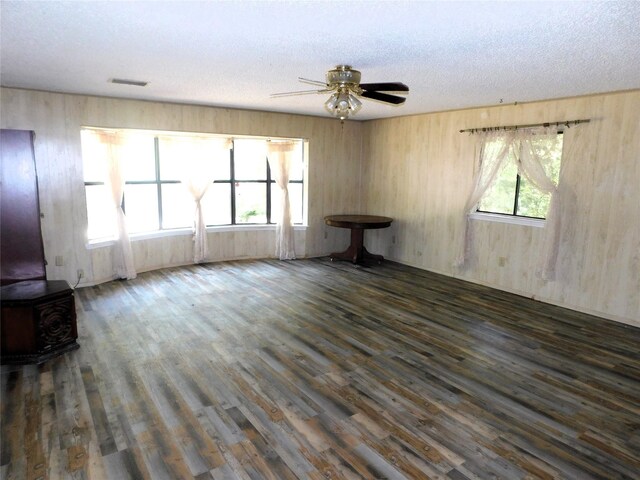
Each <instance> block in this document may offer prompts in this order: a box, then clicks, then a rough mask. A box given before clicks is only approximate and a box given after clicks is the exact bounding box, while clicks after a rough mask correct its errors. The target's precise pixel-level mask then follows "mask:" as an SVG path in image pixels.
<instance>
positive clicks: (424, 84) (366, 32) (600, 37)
mask: <svg viewBox="0 0 640 480" xmlns="http://www.w3.org/2000/svg"><path fill="white" fill-rule="evenodd" d="M0 5H1V7H0V8H1V12H0V14H1V16H0V22H1V24H0V26H1V30H0V42H1V48H0V80H1V83H2V85H4V86H11V87H23V88H31V89H43V90H51V91H60V92H73V93H83V94H93V95H104V96H113V97H128V98H139V99H148V100H161V101H171V102H180V103H195V104H204V105H213V106H223V107H233V108H246V109H256V110H267V111H278V112H291V113H303V114H310V115H328V114H327V113H326V112H325V111H324V110H323V102H324V101H325V99H326V95H322V96H321V95H315V94H314V95H309V96H296V97H286V98H270V97H269V95H270V94H271V93H276V92H286V91H292V90H304V89H307V88H312V87H310V86H308V85H304V84H301V83H298V81H297V77H299V76H302V77H307V78H312V79H317V80H322V81H324V74H325V72H326V71H327V70H328V69H330V68H332V67H334V66H335V65H338V64H349V65H352V66H353V67H354V68H356V69H358V70H360V71H361V72H362V82H381V81H382V82H384V81H401V82H404V83H406V84H407V85H409V87H410V89H411V92H410V93H409V96H408V99H407V102H406V103H405V104H404V105H403V106H398V107H394V106H388V105H385V104H380V103H378V102H374V101H369V100H365V101H364V103H365V105H364V107H363V108H362V110H361V111H360V113H359V114H358V115H357V117H356V119H359V120H366V119H372V118H383V117H393V116H401V115H409V114H416V113H425V112H434V111H441V110H449V109H459V108H466V107H474V106H484V105H494V104H498V103H500V102H501V101H502V102H504V103H513V102H516V101H517V102H524V101H532V100H542V99H551V98H559V97H567V96H575V95H583V94H590V93H599V92H610V91H617V90H626V89H635V88H640V2H639V1H622V2H602V1H596V2H591V1H579V2H576V1H571V2H566V1H557V0H556V1H552V2H542V1H534V2H493V1H476V2H455V1H447V2H437V1H436V2H426V1H422V2H409V1H357V2H356V1H341V2H334V1H260V2H255V1H254V2H250V1H228V2H220V1H218V2H193V1H162V2H160V1H134V2H125V1H91V2H89V1H75V2H60V1H42V2H35V1H24V0H21V1H6V0H2V2H1V4H0ZM112 78H125V79H134V80H144V81H148V82H149V85H148V86H146V87H143V88H141V87H132V86H124V85H115V84H112V83H108V80H109V79H112Z"/></svg>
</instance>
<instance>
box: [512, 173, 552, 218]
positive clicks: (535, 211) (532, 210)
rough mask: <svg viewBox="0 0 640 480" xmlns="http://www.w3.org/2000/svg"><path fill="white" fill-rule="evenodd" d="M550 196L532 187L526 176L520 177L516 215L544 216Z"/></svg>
mask: <svg viewBox="0 0 640 480" xmlns="http://www.w3.org/2000/svg"><path fill="white" fill-rule="evenodd" d="M550 200H551V196H550V195H549V194H544V193H542V192H541V191H540V190H538V189H537V188H536V187H534V186H533V185H532V184H531V183H530V182H528V181H527V179H526V178H524V177H521V178H520V195H518V210H517V211H516V215H522V216H525V217H538V218H546V216H547V211H548V210H549V201H550Z"/></svg>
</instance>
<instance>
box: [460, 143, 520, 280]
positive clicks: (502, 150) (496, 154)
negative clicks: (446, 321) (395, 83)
mask: <svg viewBox="0 0 640 480" xmlns="http://www.w3.org/2000/svg"><path fill="white" fill-rule="evenodd" d="M476 135H477V149H476V150H477V151H479V160H478V162H477V165H476V171H475V174H474V177H473V178H474V180H473V191H472V192H471V195H470V196H469V198H468V199H467V203H465V206H464V217H463V219H462V221H463V225H462V238H463V240H462V242H460V244H459V245H460V248H459V251H458V255H457V256H456V262H455V266H457V267H459V268H464V267H466V266H467V261H468V260H469V256H470V254H471V246H472V245H473V230H472V229H471V225H470V219H469V215H470V214H472V213H473V212H475V211H476V208H477V206H478V202H480V199H481V198H482V196H483V195H484V194H485V192H486V191H487V190H488V189H489V187H490V186H491V184H492V183H493V182H494V180H495V179H496V177H497V176H498V173H500V172H501V171H502V169H503V168H504V167H505V165H506V164H507V162H508V161H509V158H510V157H511V155H512V150H513V147H514V139H515V132H514V131H511V130H506V131H505V130H502V131H498V130H492V131H484V132H478V133H476Z"/></svg>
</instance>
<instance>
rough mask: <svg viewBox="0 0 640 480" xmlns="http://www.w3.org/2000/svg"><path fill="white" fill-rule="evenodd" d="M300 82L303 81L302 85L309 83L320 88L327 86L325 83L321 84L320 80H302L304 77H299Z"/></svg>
mask: <svg viewBox="0 0 640 480" xmlns="http://www.w3.org/2000/svg"><path fill="white" fill-rule="evenodd" d="M298 80H299V81H301V82H302V83H309V84H311V85H318V86H320V87H326V86H327V84H326V83H324V82H321V81H320V80H310V79H308V78H302V77H298Z"/></svg>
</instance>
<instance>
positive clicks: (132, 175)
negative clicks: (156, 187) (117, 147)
mask: <svg viewBox="0 0 640 480" xmlns="http://www.w3.org/2000/svg"><path fill="white" fill-rule="evenodd" d="M125 138H126V141H125V143H124V145H123V147H122V150H121V151H122V157H121V159H120V161H121V162H122V168H123V171H124V179H125V181H127V182H134V181H145V180H146V181H153V180H155V179H156V160H155V158H156V152H155V144H154V140H153V136H151V135H149V134H144V133H138V134H128V135H126V136H125Z"/></svg>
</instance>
